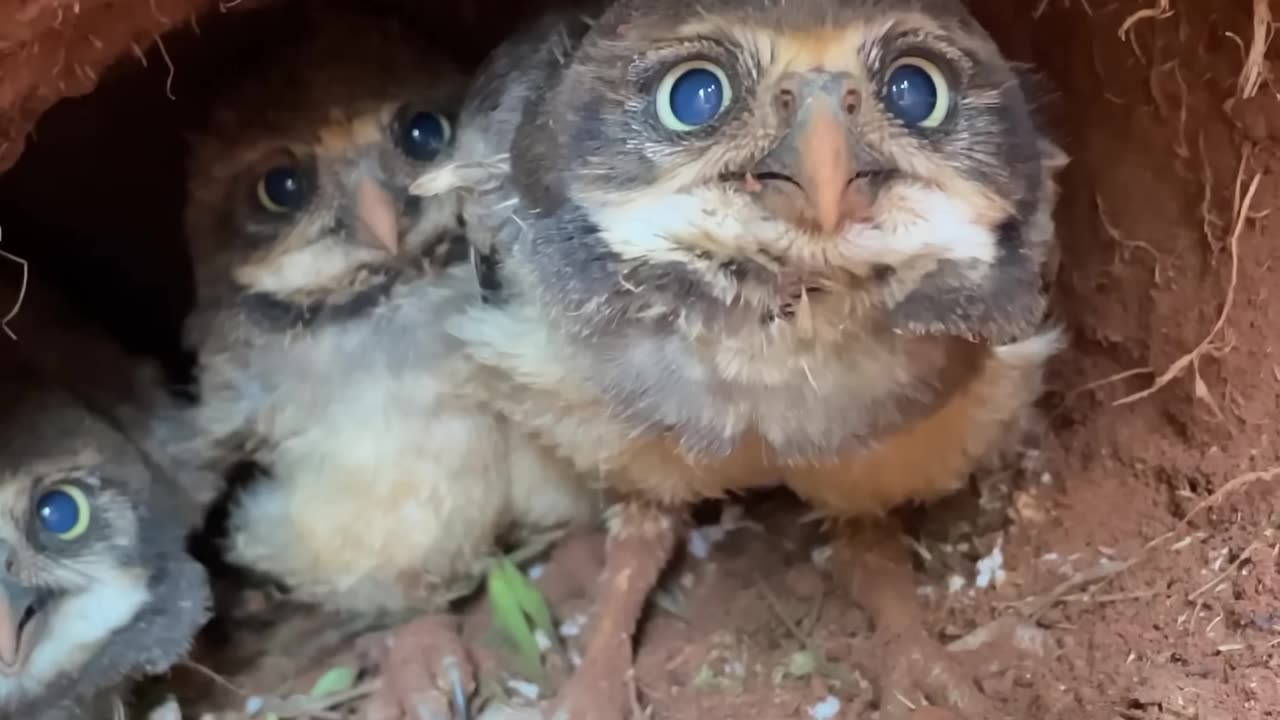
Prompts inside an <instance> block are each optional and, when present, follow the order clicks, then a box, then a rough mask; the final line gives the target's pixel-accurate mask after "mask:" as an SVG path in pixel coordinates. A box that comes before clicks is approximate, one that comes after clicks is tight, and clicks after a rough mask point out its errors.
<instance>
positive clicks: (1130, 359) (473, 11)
mask: <svg viewBox="0 0 1280 720" xmlns="http://www.w3.org/2000/svg"><path fill="white" fill-rule="evenodd" d="M1150 1H1151V2H1152V3H1159V1H1160V0H1150ZM250 4H252V0H240V1H239V2H233V1H232V0H221V4H219V2H218V0H131V1H130V2H119V1H112V0H0V18H3V21H2V22H0V108H3V110H0V169H7V168H9V167H10V166H11V165H12V164H13V163H14V162H15V161H16V159H17V158H18V156H19V153H20V152H21V151H22V149H23V147H24V141H25V140H27V139H28V138H29V133H30V132H31V130H32V128H33V127H34V124H35V122H36V120H37V119H38V118H39V117H40V116H41V114H42V113H44V112H45V111H46V110H48V109H49V108H50V107H51V106H52V105H53V104H54V103H55V102H57V101H58V100H59V99H60V98H63V97H70V96H77V95H82V94H84V93H87V92H89V91H91V90H92V89H93V88H94V87H95V85H96V84H97V83H98V80H99V78H101V77H102V76H103V74H104V71H105V70H106V68H107V66H108V65H109V64H110V63H111V62H112V61H113V60H115V59H117V58H124V60H122V62H129V61H130V60H129V56H136V57H135V58H133V61H134V62H151V63H155V62H156V61H157V59H158V60H159V62H161V63H166V62H167V61H168V60H169V56H168V53H166V52H165V47H164V45H163V43H162V41H161V37H162V35H163V33H164V32H165V31H166V30H167V29H171V28H177V27H184V28H186V29H187V30H195V29H198V28H199V24H200V23H202V22H204V21H205V20H206V19H207V18H208V17H209V16H210V15H209V14H212V13H219V12H221V13H227V12H235V11H237V10H239V9H241V8H243V7H247V6H249V5H250ZM401 4H402V5H403V6H405V7H411V9H412V10H413V11H415V12H418V13H423V14H425V16H427V17H430V18H433V19H434V20H436V21H437V24H438V25H449V24H450V23H462V24H464V25H469V27H471V28H472V29H474V30H475V31H476V34H478V35H481V36H483V35H486V34H488V35H489V36H492V35H493V34H494V33H495V28H496V27H497V26H498V25H500V24H506V25H509V24H511V23H512V22H515V21H516V16H517V14H518V13H516V12H515V11H514V10H513V9H511V8H506V9H504V8H505V4H503V3H497V2H496V0H484V1H483V2H472V3H464V4H460V5H449V6H446V5H445V4H443V3H430V2H427V1H426V0H422V1H421V2H419V3H417V4H416V5H413V6H410V4H409V3H401ZM973 4H974V6H975V10H976V12H977V14H978V15H979V17H980V19H981V20H983V21H984V23H986V24H987V26H988V27H989V28H991V29H992V31H993V33H994V34H995V35H996V36H997V38H998V40H999V41H1000V42H1001V43H1002V45H1003V46H1004V47H1005V48H1006V49H1007V51H1008V52H1009V53H1010V54H1011V55H1012V56H1013V57H1015V58H1017V59H1019V60H1024V61H1027V62H1031V63H1034V64H1035V65H1036V66H1037V67H1038V68H1039V69H1040V71H1041V73H1042V74H1043V76H1044V78H1045V80H1046V81H1047V82H1046V83H1045V87H1046V89H1047V90H1048V91H1049V92H1048V95H1047V97H1045V98H1044V103H1043V111H1044V113H1045V115H1046V117H1047V118H1049V119H1050V121H1051V126H1052V128H1053V131H1054V134H1055V136H1056V137H1057V138H1058V139H1059V141H1060V142H1061V144H1062V145H1063V146H1064V147H1065V148H1066V149H1067V151H1068V152H1069V153H1070V155H1071V156H1072V158H1073V161H1072V163H1071V164H1070V166H1069V167H1068V168H1067V170H1066V171H1065V174H1064V176H1063V181H1064V184H1065V192H1064V194H1063V199H1062V203H1061V207H1060V208H1059V212H1058V219H1059V227H1060V231H1061V238H1062V244H1063V258H1062V264H1061V267H1060V272H1059V276H1058V282H1057V287H1056V293H1057V300H1058V307H1059V310H1060V311H1061V313H1062V315H1063V317H1064V318H1065V319H1066V320H1067V321H1068V322H1069V323H1070V325H1071V328H1072V330H1073V333H1074V345H1073V349H1072V351H1071V352H1070V353H1069V354H1067V355H1066V356H1064V358H1063V359H1062V360H1061V362H1060V363H1059V364H1058V367H1057V368H1056V370H1055V373H1054V378H1053V384H1054V388H1055V392H1054V393H1053V397H1052V398H1051V401H1052V402H1051V406H1052V407H1051V411H1052V417H1053V420H1054V427H1055V429H1056V431H1057V432H1056V433H1055V437H1056V440H1057V443H1058V446H1059V448H1058V450H1057V451H1056V452H1054V453H1052V456H1053V462H1054V463H1056V464H1057V467H1058V469H1059V470H1060V471H1061V472H1060V474H1062V475H1064V476H1069V477H1070V478H1071V482H1072V484H1073V488H1074V489H1073V490H1072V491H1071V492H1080V493H1085V494H1086V495H1090V494H1092V495H1093V496H1096V497H1099V498H1103V497H1106V498H1112V499H1113V500H1115V501H1116V502H1120V503H1121V504H1123V505H1124V506H1125V507H1126V510H1127V511H1128V514H1127V515H1126V516H1125V518H1124V519H1123V520H1117V519H1116V518H1113V517H1108V516H1106V514H1105V513H1103V514H1099V515H1097V516H1096V518H1097V519H1096V522H1097V523H1098V528H1097V529H1096V530H1097V532H1098V533H1099V534H1100V536H1102V537H1105V536H1107V535H1112V534H1113V535H1115V536H1117V537H1120V536H1125V537H1132V536H1134V535H1135V531H1136V535H1138V536H1141V535H1144V534H1150V533H1152V532H1157V531H1159V530H1161V529H1162V528H1166V527H1167V525H1168V523H1169V522H1170V520H1171V519H1172V518H1177V517H1180V516H1181V515H1182V514H1184V513H1185V512H1186V511H1187V510H1189V509H1190V507H1191V506H1192V505H1194V504H1195V502H1197V500H1198V499H1203V498H1204V497H1205V496H1206V495H1208V494H1209V493H1212V492H1213V491H1214V490H1216V489H1218V488H1221V487H1223V486H1224V485H1225V484H1226V483H1228V482H1229V481H1230V480H1231V479H1232V478H1236V477H1238V476H1240V475H1241V474H1242V473H1247V472H1259V471H1265V470H1267V469H1268V468H1270V467H1273V466H1275V465H1276V464H1277V461H1278V460H1277V458H1278V457H1280V444H1278V443H1276V442H1275V438H1274V435H1275V429H1274V423H1275V420H1276V419H1277V417H1278V416H1280V412H1278V411H1280V354H1278V353H1277V352H1276V350H1277V348H1278V346H1280V322H1277V318H1276V316H1277V314H1278V313H1280V305H1278V304H1277V303H1276V302H1275V299H1274V298H1275V293H1276V292H1280V291H1274V290H1272V288H1276V287H1280V263H1277V262H1275V260H1276V254H1277V247H1280V243H1277V242H1276V229H1277V223H1280V219H1278V217H1277V216H1272V215H1269V214H1268V213H1269V211H1270V209H1271V208H1273V207H1275V206H1276V204H1277V201H1280V184H1277V179H1276V175H1275V170H1276V167H1277V158H1278V157H1280V155H1277V150H1276V145H1275V143H1276V140H1277V138H1278V137H1280V99H1278V98H1280V96H1277V91H1276V86H1275V85H1273V81H1275V80H1277V78H1276V68H1277V65H1276V62H1277V60H1276V57H1277V51H1276V50H1275V49H1274V48H1269V47H1267V41H1268V40H1269V37H1270V32H1271V30H1272V29H1273V25H1272V24H1271V18H1270V13H1269V8H1268V5H1267V2H1266V0H1258V1H1257V2H1253V3H1251V2H1249V0H1232V2H1220V1H1218V0H1166V1H1165V2H1164V3H1163V4H1147V2H1146V0H1143V2H1137V1H1133V0H1121V1H1120V2H1114V3H1108V4H1105V5H1104V0H1035V1H1034V2H1032V1H1030V0H1027V1H1024V2H1008V1H1007V0H974V2H973ZM521 10H522V11H525V12H527V11H530V9H528V8H522V9H521ZM202 13H205V14H204V15H202ZM197 37H198V36H197ZM196 42H199V41H198V40H197V41H196ZM144 53H146V54H144ZM181 70H182V68H181V67H180V68H179V72H181ZM169 72H170V76H172V67H170V71H169ZM149 92H152V93H160V92H168V89H167V85H166V86H165V87H162V88H154V87H153V88H152V89H151V90H150V91H149ZM190 92H191V91H190V90H188V93H190ZM82 122H93V118H87V119H82ZM44 175H46V176H47V175H48V173H47V172H46V173H44ZM15 184H16V185H18V187H17V188H13V187H9V188H8V189H7V190H6V192H8V193H9V194H10V195H22V194H23V191H24V189H25V190H26V194H27V195H29V196H35V195H38V194H40V193H41V192H44V191H37V190H36V188H37V187H53V186H52V185H46V186H39V184H38V183H36V182H35V181H34V180H32V181H28V180H27V178H26V177H25V176H24V177H23V178H22V180H21V181H19V182H11V183H10V185H11V186H12V185H15ZM44 194H45V195H47V194H48V193H47V192H44ZM1246 196H1247V198H1246ZM28 199H30V198H28ZM1246 199H1247V200H1248V202H1247V203H1246V202H1245V200H1246ZM64 202H65V200H64ZM26 205H28V206H29V207H35V208H40V207H48V206H49V205H48V204H47V203H46V204H45V205H42V204H41V202H38V201H35V200H32V201H31V202H27V203H26ZM1243 205H1247V206H1248V207H1247V210H1246V212H1245V213H1244V215H1245V217H1244V218H1243V220H1241V219H1240V215H1241V213H1240V207H1241V206H1243ZM59 252H60V253H62V254H63V255H64V256H65V255H66V253H67V252H69V251H68V250H64V249H59ZM1170 368H1173V370H1172V371H1169V369H1170ZM1166 371H1169V372H1166ZM1107 378H1112V379H1110V380H1108V379H1107ZM1153 387H1158V389H1156V390H1155V391H1154V392H1152V393H1150V394H1149V395H1146V396H1142V397H1138V398H1133V399H1132V402H1128V403H1126V404H1122V405H1115V403H1116V401H1119V400H1121V399H1123V398H1126V397H1129V396H1132V395H1133V394H1134V393H1140V392H1143V391H1146V390H1149V389H1151V388H1153ZM1126 488H1137V489H1138V490H1136V491H1132V492H1131V491H1130V490H1126ZM1254 492H1263V490H1261V489H1259V488H1258V487H1257V486H1255V488H1254ZM1269 498H1270V496H1268V499H1269ZM1262 507H1263V506H1262V505H1261V504H1259V503H1251V504H1249V505H1248V508H1249V509H1250V511H1252V512H1262V510H1261V509H1260V508H1262ZM1113 526H1114V527H1113Z"/></svg>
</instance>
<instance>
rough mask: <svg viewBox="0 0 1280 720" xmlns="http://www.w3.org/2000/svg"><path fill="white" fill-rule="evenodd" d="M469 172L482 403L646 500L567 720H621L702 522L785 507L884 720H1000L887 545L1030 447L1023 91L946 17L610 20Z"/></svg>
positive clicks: (942, 3)
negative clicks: (869, 658)
mask: <svg viewBox="0 0 1280 720" xmlns="http://www.w3.org/2000/svg"><path fill="white" fill-rule="evenodd" d="M459 126H460V128H461V129H460V131H459V138H458V141H457V143H458V151H457V153H456V154H455V158H454V160H453V161H451V162H450V163H448V164H445V165H442V166H441V167H439V168H437V169H435V170H434V171H433V172H431V173H429V174H427V175H426V176H424V177H423V178H422V179H421V180H420V181H419V182H418V183H417V184H415V186H414V191H415V192H419V193H422V194H424V195H426V196H436V195H437V194H438V195H442V196H446V197H462V198H464V199H463V201H462V202H463V215H464V217H465V219H466V222H467V226H468V234H469V237H470V239H471V240H472V242H473V243H474V245H475V247H476V249H477V253H476V256H475V259H476V263H477V271H478V275H479V280H480V283H481V285H482V286H483V287H484V288H485V292H486V297H487V299H488V304H487V305H486V306H483V307H480V308H476V309H474V310H472V311H471V312H470V313H469V314H468V315H467V316H465V317H462V318H458V319H455V320H452V321H451V327H452V329H453V332H454V333H455V334H456V335H457V336H458V337H461V338H463V339H465V341H466V342H467V344H468V348H469V351H470V352H471V353H472V354H473V356H474V357H476V358H477V359H478V360H480V361H481V362H483V363H485V364H487V365H489V366H490V367H491V368H492V369H493V370H494V372H495V373H496V374H505V375H506V376H507V378H508V380H507V385H506V386H505V387H504V388H503V390H502V391H501V392H500V393H498V394H496V395H495V396H494V397H493V398H492V401H493V402H494V403H495V404H496V406H497V407H499V408H501V410H502V411H503V412H504V413H506V414H508V415H509V416H510V417H513V418H515V419H516V420H517V421H518V422H520V423H521V424H524V425H526V426H527V427H529V428H531V430H532V431H534V432H537V433H538V434H539V435H540V436H541V437H543V438H545V439H546V440H547V441H548V442H549V443H551V444H552V445H554V446H555V447H557V448H558V449H559V450H560V451H561V452H562V453H563V454H564V455H565V456H567V457H569V458H571V459H573V460H574V461H575V462H576V463H578V464H579V465H580V466H583V467H595V466H599V467H602V468H604V470H605V473H606V476H607V481H608V484H609V486H610V487H611V488H612V489H614V490H617V491H620V492H622V493H624V494H626V496H627V498H628V499H627V500H626V501H625V502H624V503H623V504H622V505H621V506H619V507H618V508H617V510H616V513H615V514H614V516H613V519H612V523H611V535H610V540H609V546H608V560H607V564H606V569H605V572H604V576H603V578H602V580H601V586H600V596H599V598H598V601H597V603H598V605H597V610H596V614H595V616H594V619H593V630H592V631H591V632H590V634H589V636H588V642H587V646H586V650H585V652H584V662H583V663H582V665H581V668H580V670H579V671H578V673H577V674H576V675H575V677H574V678H573V679H572V681H571V682H570V683H569V685H568V686H567V687H566V688H565V689H564V690H563V691H562V693H561V695H560V697H559V699H558V701H557V707H558V709H559V715H557V716H558V717H563V716H568V717H570V718H573V719H574V720H585V719H586V718H594V719H600V718H616V717H621V713H622V706H623V705H624V703H625V698H626V694H625V685H624V680H623V678H625V677H626V674H627V671H628V670H629V669H630V664H631V658H630V652H631V650H630V633H631V632H632V630H633V628H634V625H635V623H636V621H637V618H638V616H639V613H640V611H641V609H642V607H643V602H644V598H645V595H646V594H647V593H648V592H649V591H650V589H651V588H652V585H653V583H654V581H655V579H656V577H657V575H658V573H659V571H660V570H661V568H662V567H663V565H664V564H665V563H666V561H667V559H668V557H669V556H670V554H671V552H672V551H673V547H674V544H675V538H676V537H677V530H678V528H679V526H680V525H681V524H682V523H683V518H682V515H681V512H680V511H682V510H683V509H684V508H686V507H687V506H688V505H689V504H690V503H692V502H694V501H697V500H699V499H702V498H706V497H715V496H720V495H723V494H725V493H728V492H736V491H742V490H746V489H749V488H752V487H758V486H762V485H768V484H772V483H774V482H776V481H777V479H778V478H782V479H783V481H784V482H785V484H786V485H788V486H789V487H790V488H792V489H793V490H795V491H796V492H797V493H798V494H800V495H801V496H803V497H804V498H806V499H807V500H809V501H810V502H812V503H813V504H814V505H815V506H816V507H817V508H819V509H820V510H822V511H825V512H826V513H827V514H828V515H830V516H831V517H832V518H835V519H838V520H847V521H848V522H843V523H838V526H839V527H840V528H841V529H840V531H839V537H838V540H839V542H838V543H837V547H838V548H840V550H839V551H838V554H837V560H838V563H837V565H838V567H839V569H840V573H841V574H842V575H843V576H844V578H845V579H846V580H847V581H848V582H849V588H850V590H851V592H852V595H853V597H854V599H856V600H857V601H858V602H859V603H860V604H861V605H863V606H865V608H866V610H867V611H868V613H869V615H870V616H871V617H872V619H873V621H874V622H875V623H876V625H877V633H878V634H877V638H878V640H879V642H880V643H881V644H882V646H883V647H884V652H883V653H882V654H881V655H880V656H879V657H880V658H881V659H882V660H883V663H882V664H881V665H880V666H879V667H877V668H872V670H873V671H874V673H875V675H876V676H877V677H878V679H879V687H880V703H881V707H882V710H881V712H882V717H885V718H895V719H896V718H903V717H905V716H906V715H907V714H908V713H909V712H910V710H911V708H912V707H913V706H914V705H917V704H920V703H936V704H942V705H949V706H951V707H953V708H954V709H955V710H956V711H957V712H960V713H962V714H963V715H964V716H965V717H967V718H972V719H977V718H983V719H984V720H986V719H988V718H992V717H996V716H997V713H996V712H995V711H994V708H992V707H991V706H990V704H989V702H988V701H987V700H986V699H985V698H983V696H982V695H981V694H980V693H979V692H978V690H977V689H976V686H975V685H974V684H973V683H972V682H971V679H970V678H969V677H968V676H966V675H965V673H964V672H963V671H962V670H961V669H960V668H958V667H957V666H956V665H955V662H954V661H953V660H952V659H951V658H950V657H949V656H947V654H946V653H945V652H944V651H943V650H942V649H941V648H940V647H939V646H938V645H937V644H936V642H935V641H934V640H933V639H932V638H930V637H928V636H927V634H926V633H925V630H924V628H923V626H922V625H921V622H920V617H919V615H920V613H919V610H918V608H917V605H916V599H915V588H914V583H913V579H912V575H911V570H910V565H909V558H908V555H907V552H906V550H905V548H904V547H903V546H902V544H901V543H900V542H899V541H898V539H897V533H896V532H895V531H894V529H893V527H892V524H891V523H889V522H888V521H886V520H882V519H880V518H882V517H883V516H884V514H885V513H886V512H887V511H888V510H890V509H891V508H893V507H894V506H895V505H898V504H900V503H903V502H907V501H919V500H929V499H933V498H937V497H939V496H942V495H945V494H948V493H950V492H952V491H954V490H956V489H958V488H959V487H960V486H961V485H962V483H963V482H964V480H965V479H966V476H967V475H968V473H969V472H970V471H971V470H972V469H973V468H974V467H975V465H976V464H977V463H978V462H979V461H980V460H981V459H982V458H983V457H984V456H986V455H987V454H988V453H989V452H991V451H993V450H994V449H996V448H998V447H999V446H1000V445H1001V444H1002V442H1004V441H1005V440H1006V438H1008V437H1009V436H1010V435H1011V434H1012V431H1013V430H1015V429H1017V427H1018V426H1019V423H1020V421H1021V419H1022V418H1023V417H1024V413H1025V412H1027V411H1028V408H1029V406H1030V405H1031V403H1032V401H1033V400H1034V399H1035V398H1036V397H1037V396H1038V394H1039V392H1040V387H1041V374H1042V367H1043V365H1044V363H1045V362H1046V360H1047V359H1048V358H1049V357H1050V356H1051V355H1052V354H1053V353H1054V352H1055V351H1056V350H1057V349H1058V347H1059V345H1060V336H1059V334H1058V333H1057V332H1056V331H1054V330H1045V329H1043V316H1044V311H1045V304H1046V303H1045V297H1044V293H1043V292H1042V287H1041V278H1040V269H1041V263H1042V261H1043V259H1044V258H1045V257H1046V255H1047V254H1048V251H1049V250H1050V248H1051V247H1052V246H1053V244H1054V238H1053V224H1052V217H1051V211H1052V207H1053V204H1054V203H1055V202H1056V188H1055V185H1054V173H1055V172H1056V170H1057V169H1058V168H1059V167H1060V166H1061V165H1062V164H1063V162H1065V158H1064V157H1063V156H1062V154H1061V153H1060V151H1058V150H1057V148H1056V147H1054V146H1053V145H1052V144H1050V143H1049V142H1048V141H1047V140H1045V139H1044V138H1042V136H1041V134H1040V132H1039V131H1038V129H1037V127H1036V124H1035V123H1034V122H1033V118H1032V114H1031V111H1030V110H1029V106H1028V99H1027V97H1025V96H1024V93H1023V90H1022V89H1021V86H1020V83H1019V80H1018V77H1017V76H1016V75H1015V72H1014V70H1013V69H1012V68H1011V66H1010V64H1009V63H1008V62H1006V61H1005V59H1004V58H1003V57H1002V56H1001V54H1000V52H999V51H998V49H997V48H996V46H995V44H994V43H993V41H992V40H991V39H990V37H989V36H988V35H987V34H986V33H985V32H984V31H983V30H982V29H981V28H980V27H979V26H978V25H977V23H976V22H975V21H974V20H973V19H972V18H971V17H970V16H969V15H968V14H967V12H966V11H965V10H964V9H963V7H962V6H961V4H960V3H959V2H953V1H952V0H913V1H911V2H900V3H891V2H881V1H878V0H787V1H786V2H774V1H772V0H747V1H745V2H743V1H741V0H708V1H707V2H700V3H687V2H677V1H675V0H661V1H659V2H654V1H652V0H620V1H619V2H615V3H613V4H611V5H610V6H609V7H608V9H607V10H605V11H604V12H603V13H602V14H600V15H599V16H597V17H595V18H594V19H591V20H585V21H584V20H578V19H569V20H565V21H554V20H551V21H548V22H547V23H546V24H544V25H542V26H540V27H538V28H535V29H533V30H531V31H530V33H529V34H526V35H524V36H520V37H516V38H513V39H512V40H511V41H510V42H508V43H507V44H506V45H505V46H504V47H503V48H500V49H499V50H498V51H497V52H496V54H495V55H493V56H492V57H491V59H490V60H489V62H488V65H487V66H486V67H485V68H484V69H482V70H481V71H480V73H479V77H478V79H477V80H476V81H475V83H474V86H473V91H472V93H471V96H470V99H469V100H468V102H467V103H466V105H465V107H464V110H463V112H462V114H461V119H460V122H459Z"/></svg>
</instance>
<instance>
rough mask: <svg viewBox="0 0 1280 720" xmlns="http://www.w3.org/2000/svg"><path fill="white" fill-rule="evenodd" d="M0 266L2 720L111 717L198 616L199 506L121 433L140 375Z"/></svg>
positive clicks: (180, 649) (41, 290)
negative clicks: (5, 319) (10, 313)
mask: <svg viewBox="0 0 1280 720" xmlns="http://www.w3.org/2000/svg"><path fill="white" fill-rule="evenodd" d="M0 266H4V267H0V307H3V308H4V309H5V311H6V314H7V310H8V308H10V307H13V306H14V304H15V303H16V302H17V301H18V299H19V298H21V306H20V308H19V312H18V314H17V315H16V317H15V318H13V319H12V320H11V321H10V322H9V323H8V324H7V325H6V331H7V332H6V333H0V397H3V398H4V402H3V404H2V405H0V560H2V562H0V717H3V718H14V719H17V718H22V719H23V720H72V719H73V718H76V719H78V718H104V717H112V716H113V711H114V708H116V707H118V706H120V705H121V704H122V703H123V702H124V699H125V697H126V694H127V691H128V687H127V684H126V681H127V680H128V679H129V678H131V677H135V676H140V675H144V674H152V673H160V672H164V671H165V670H167V669H168V668H169V667H170V666H171V665H173V663H175V662H176V661H178V660H179V659H180V658H181V657H182V656H184V655H185V654H186V652H187V650H188V648H189V646H190V643H191V640H192V638H193V637H194V636H195V634H196V632H197V631H198V630H199V629H200V627H201V626H202V625H203V623H204V621H205V619H206V617H207V615H208V606H209V587H208V582H207V579H206V577H205V573H204V570H203V568H202V567H201V566H200V565H199V564H198V563H197V562H196V561H195V560H194V559H192V558H191V557H190V556H189V555H188V554H187V551H186V537H187V533H188V532H189V531H190V530H191V529H193V528H194V527H195V525H196V522H197V519H198V513H197V512H196V510H197V507H196V505H195V504H194V503H193V502H192V498H191V497H190V496H189V494H188V493H187V492H186V489H185V488H183V487H182V486H179V485H178V484H176V483H175V482H174V481H173V479H172V478H170V477H169V476H168V475H167V474H165V473H164V472H161V471H160V470H159V469H158V466H157V465H156V463H155V462H153V460H152V459H151V458H150V457H149V456H148V455H147V454H146V453H145V452H144V451H143V450H142V449H141V447H140V445H139V444H138V443H139V442H140V441H141V438H142V435H143V433H142V432H141V430H140V428H134V426H133V425H132V424H131V422H127V419H130V418H137V417H141V414H140V413H144V408H143V407H142V406H141V405H138V406H136V407H134V408H132V412H126V411H125V407H124V403H126V402H137V403H142V402H143V401H144V400H145V399H146V397H147V394H146V393H142V394H138V395H133V390H135V389H137V388H138V385H137V381H138V379H139V378H141V377H143V375H142V374H140V373H137V372H135V370H137V369H138V367H137V366H136V365H134V364H133V363H132V362H131V360H130V359H129V358H128V357H127V356H125V354H124V353H123V352H122V351H121V350H119V349H118V348H117V347H115V346H114V345H113V344H112V343H111V341H110V340H108V339H107V338H106V337H105V335H104V334H99V333H97V332H95V331H93V330H91V329H89V326H88V325H87V324H82V323H81V322H80V321H79V319H78V318H77V317H76V316H73V315H68V314H66V308H65V307H64V306H63V305H62V303H61V301H59V300H58V299H57V298H55V297H54V296H53V295H52V294H51V291H50V289H49V287H48V286H47V285H46V284H43V283H40V282H38V281H37V280H36V279H35V278H33V277H32V278H27V281H26V282H25V283H24V281H23V276H22V273H21V272H20V271H19V272H14V270H15V267H14V266H10V265H8V263H7V262H6V261H0ZM24 285H25V289H24ZM9 333H12V335H10V334H9ZM15 338H16V339H15ZM89 358H91V359H92V361H91V362H85V360H86V359H89ZM131 395H132V397H130V396H131ZM129 429H139V431H140V432H139V436H138V437H134V436H132V435H129V434H127V431H128V430H129Z"/></svg>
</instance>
